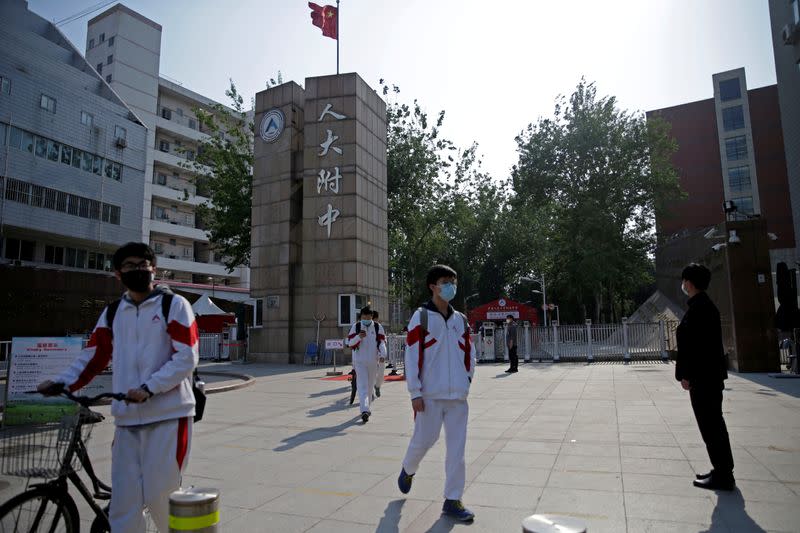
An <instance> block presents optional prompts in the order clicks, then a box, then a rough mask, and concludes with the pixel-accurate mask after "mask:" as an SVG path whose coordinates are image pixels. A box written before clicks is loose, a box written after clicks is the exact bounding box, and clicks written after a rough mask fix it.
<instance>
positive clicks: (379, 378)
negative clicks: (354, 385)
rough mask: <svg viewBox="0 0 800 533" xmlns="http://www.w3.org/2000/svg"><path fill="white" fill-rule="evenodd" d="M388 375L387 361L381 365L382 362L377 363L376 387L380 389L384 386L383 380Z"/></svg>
mask: <svg viewBox="0 0 800 533" xmlns="http://www.w3.org/2000/svg"><path fill="white" fill-rule="evenodd" d="M385 374H386V361H384V362H383V363H381V362H380V361H378V362H377V364H376V365H375V386H376V387H378V388H379V389H380V388H381V385H383V378H384V375H385Z"/></svg>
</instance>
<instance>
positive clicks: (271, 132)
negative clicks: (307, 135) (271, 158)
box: [259, 108, 286, 143]
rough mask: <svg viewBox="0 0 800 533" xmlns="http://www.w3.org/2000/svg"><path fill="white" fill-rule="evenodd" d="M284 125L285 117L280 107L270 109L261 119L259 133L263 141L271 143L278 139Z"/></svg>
mask: <svg viewBox="0 0 800 533" xmlns="http://www.w3.org/2000/svg"><path fill="white" fill-rule="evenodd" d="M285 125H286V117H285V116H284V115H283V111H281V110H280V109H277V108H275V109H270V110H269V111H267V112H266V113H264V117H263V118H262V119H261V127H260V128H259V133H260V134H261V138H262V139H263V140H264V142H267V143H271V142H275V141H277V140H278V137H280V136H281V133H283V128H284V126H285Z"/></svg>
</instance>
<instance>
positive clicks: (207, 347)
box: [198, 333, 246, 361]
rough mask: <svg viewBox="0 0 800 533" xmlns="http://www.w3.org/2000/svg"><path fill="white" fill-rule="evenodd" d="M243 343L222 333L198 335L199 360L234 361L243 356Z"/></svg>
mask: <svg viewBox="0 0 800 533" xmlns="http://www.w3.org/2000/svg"><path fill="white" fill-rule="evenodd" d="M245 348H246V347H245V343H244V342H240V341H236V340H235V339H233V338H232V337H231V336H230V335H226V334H224V333H200V342H199V345H198V352H199V356H200V359H216V360H217V361H222V360H231V361H235V360H237V359H239V358H240V357H242V356H243V354H244V351H245Z"/></svg>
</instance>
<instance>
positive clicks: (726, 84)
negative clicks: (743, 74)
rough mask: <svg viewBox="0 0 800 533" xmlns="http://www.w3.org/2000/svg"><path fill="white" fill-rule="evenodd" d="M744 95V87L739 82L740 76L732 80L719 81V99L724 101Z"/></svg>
mask: <svg viewBox="0 0 800 533" xmlns="http://www.w3.org/2000/svg"><path fill="white" fill-rule="evenodd" d="M741 97H742V87H741V85H740V84H739V78H733V79H730V80H722V81H721V82H719V99H720V100H722V101H723V102H727V101H728V100H737V99H739V98H741Z"/></svg>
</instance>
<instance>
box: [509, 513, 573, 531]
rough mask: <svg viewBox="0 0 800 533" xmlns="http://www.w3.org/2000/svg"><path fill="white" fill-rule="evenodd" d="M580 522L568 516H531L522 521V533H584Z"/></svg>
mask: <svg viewBox="0 0 800 533" xmlns="http://www.w3.org/2000/svg"><path fill="white" fill-rule="evenodd" d="M586 531H587V529H586V524H585V523H584V522H583V521H582V520H578V519H577V518H572V517H569V516H557V515H544V514H535V515H531V516H529V517H528V518H526V519H525V520H523V521H522V533H586Z"/></svg>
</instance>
